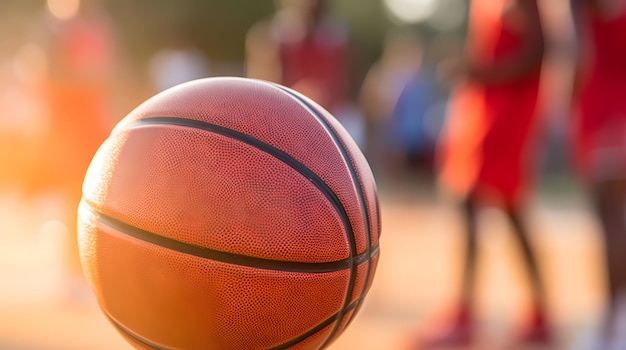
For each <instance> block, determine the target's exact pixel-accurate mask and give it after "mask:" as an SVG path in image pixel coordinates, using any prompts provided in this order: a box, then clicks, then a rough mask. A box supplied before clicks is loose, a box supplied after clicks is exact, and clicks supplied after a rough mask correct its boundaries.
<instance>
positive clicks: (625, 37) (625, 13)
mask: <svg viewBox="0 0 626 350" xmlns="http://www.w3.org/2000/svg"><path fill="white" fill-rule="evenodd" d="M573 8H574V10H575V14H576V17H575V19H576V23H577V24H578V25H577V28H578V29H579V30H578V34H579V38H580V39H581V40H579V42H580V43H581V50H580V52H581V54H582V57H581V60H580V63H581V64H580V68H581V69H579V70H578V73H579V75H578V79H577V83H578V84H577V89H576V98H575V101H576V105H575V123H574V128H573V130H572V131H573V132H572V136H573V141H574V143H573V146H574V154H575V157H576V163H577V169H578V171H579V173H580V174H581V176H582V177H583V179H584V181H585V183H586V184H587V185H588V188H589V191H590V194H591V197H592V200H593V203H594V207H595V211H596V214H597V217H598V219H599V222H600V225H601V228H602V231H603V234H604V239H605V244H606V249H605V250H606V266H607V277H608V294H609V295H608V299H609V301H608V310H607V314H606V319H605V323H604V325H603V331H604V334H603V335H602V337H603V338H605V340H604V342H605V343H604V344H603V345H600V348H602V349H614V348H615V349H618V348H619V349H623V348H624V347H625V346H626V339H620V338H625V337H624V335H623V331H621V332H620V330H618V329H617V324H618V319H619V318H620V317H624V316H626V310H624V307H625V306H626V304H625V302H626V299H625V298H624V296H625V293H626V260H625V258H624V257H626V212H625V205H626V98H624V91H626V65H625V64H624V62H626V45H624V44H625V43H626V1H622V0H575V1H574V7H573ZM620 315H621V316H620ZM620 333H622V335H621V336H620Z"/></svg>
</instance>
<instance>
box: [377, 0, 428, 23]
mask: <svg viewBox="0 0 626 350" xmlns="http://www.w3.org/2000/svg"><path fill="white" fill-rule="evenodd" d="M384 3H385V6H386V7H387V9H388V10H389V13H390V14H391V15H392V16H393V17H394V19H396V20H398V21H400V22H404V23H418V22H422V21H424V20H426V19H428V18H429V17H430V16H431V15H432V14H433V13H434V12H435V10H436V9H437V1H435V0H385V1H384Z"/></svg>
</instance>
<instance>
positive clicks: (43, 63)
mask: <svg viewBox="0 0 626 350" xmlns="http://www.w3.org/2000/svg"><path fill="white" fill-rule="evenodd" d="M13 71H14V73H15V76H16V77H17V78H18V79H19V80H20V81H22V82H35V81H37V80H40V79H43V77H44V76H45V75H46V73H47V71H48V60H47V58H46V53H45V52H44V50H43V48H42V47H41V46H40V45H36V44H33V43H27V44H24V45H22V46H21V47H20V48H19V49H18V50H17V51H16V53H15V55H14V56H13Z"/></svg>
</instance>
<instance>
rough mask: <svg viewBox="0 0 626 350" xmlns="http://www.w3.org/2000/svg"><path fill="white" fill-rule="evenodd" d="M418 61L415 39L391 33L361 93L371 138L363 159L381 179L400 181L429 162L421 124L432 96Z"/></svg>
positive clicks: (432, 87) (431, 87) (432, 88)
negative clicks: (417, 165)
mask: <svg viewBox="0 0 626 350" xmlns="http://www.w3.org/2000/svg"><path fill="white" fill-rule="evenodd" d="M423 55H424V52H423V48H422V45H421V40H420V38H419V37H418V36H417V35H415V34H414V33H412V32H408V31H403V32H392V33H390V34H389V35H388V36H387V39H386V41H385V45H384V48H383V53H382V55H381V57H380V60H378V61H377V62H375V63H374V64H373V65H372V66H371V67H370V69H369V71H368V73H367V75H366V77H365V79H364V81H363V85H362V87H361V91H360V95H359V102H360V105H361V108H362V110H363V111H364V114H365V115H366V119H367V122H368V124H369V125H368V131H369V132H370V135H369V136H368V140H369V143H368V148H367V155H368V158H369V160H370V163H371V164H372V166H373V168H374V171H375V173H376V175H383V176H382V177H383V179H385V178H386V177H390V178H391V180H393V181H396V180H400V179H403V178H404V177H405V176H406V175H407V173H408V170H410V166H411V165H413V164H412V163H416V161H424V162H428V161H429V160H430V159H429V158H431V157H430V155H431V153H432V147H431V146H432V143H431V139H430V138H429V135H428V134H427V132H426V131H425V128H424V125H425V120H424V119H425V117H426V113H427V111H428V108H429V107H431V106H432V103H433V101H434V100H435V98H436V97H437V95H436V91H435V89H436V85H435V84H434V82H433V81H432V80H433V79H431V76H432V74H430V71H429V70H428V69H426V67H424V64H423Z"/></svg>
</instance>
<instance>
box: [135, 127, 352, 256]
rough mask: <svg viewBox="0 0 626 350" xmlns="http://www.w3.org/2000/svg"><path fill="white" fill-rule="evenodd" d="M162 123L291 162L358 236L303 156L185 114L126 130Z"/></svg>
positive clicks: (340, 207)
mask: <svg viewBox="0 0 626 350" xmlns="http://www.w3.org/2000/svg"><path fill="white" fill-rule="evenodd" d="M158 125H175V126H182V127H188V128H193V129H198V130H203V131H208V132H212V133H215V134H218V135H222V136H225V137H228V138H231V139H233V140H237V141H240V142H243V143H245V144H248V145H250V146H252V147H255V148H257V149H258V150H260V151H262V152H264V153H267V154H269V155H270V156H272V157H274V158H276V159H278V160H279V161H281V162H283V163H284V164H286V165H287V166H289V167H291V168H292V169H294V170H295V171H297V172H298V173H299V174H300V175H302V176H304V178H306V179H307V180H308V181H309V182H311V183H312V184H313V186H315V187H316V188H317V189H318V190H319V191H320V192H321V193H322V194H323V195H324V197H326V199H327V200H328V201H329V202H330V204H331V205H332V206H333V208H334V209H335V211H336V212H337V215H339V219H340V220H341V223H342V225H343V227H344V229H345V230H346V232H347V233H348V234H347V236H349V237H353V236H354V231H353V228H352V224H351V222H350V219H349V218H348V213H347V212H346V209H345V208H344V206H343V204H342V203H341V201H340V200H339V198H338V197H337V194H335V192H333V190H332V189H331V188H330V187H329V186H328V185H327V184H326V183H325V182H324V180H322V178H320V177H319V176H318V175H317V174H316V173H315V172H314V171H312V170H311V169H309V168H308V167H307V166H306V165H304V164H303V163H301V162H300V161H299V160H297V159H295V158H294V157H292V156H291V155H289V154H288V153H287V152H285V151H283V150H280V149H278V148H276V147H274V146H272V145H270V144H268V143H265V142H263V141H261V140H259V139H257V138H255V137H252V136H250V135H247V134H244V133H241V132H239V131H236V130H233V129H229V128H226V127H223V126H220V125H216V124H211V123H207V122H204V121H201V120H195V119H186V118H181V117H163V116H161V117H159V116H153V117H145V118H142V119H139V120H136V121H134V122H133V123H131V124H129V125H128V126H127V127H126V130H127V129H132V128H136V127H141V126H158ZM352 243H353V242H350V244H352ZM350 248H351V249H350V252H351V253H350V256H349V257H350V258H353V257H354V256H355V255H356V253H355V251H356V247H355V249H352V246H351V247H350Z"/></svg>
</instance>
